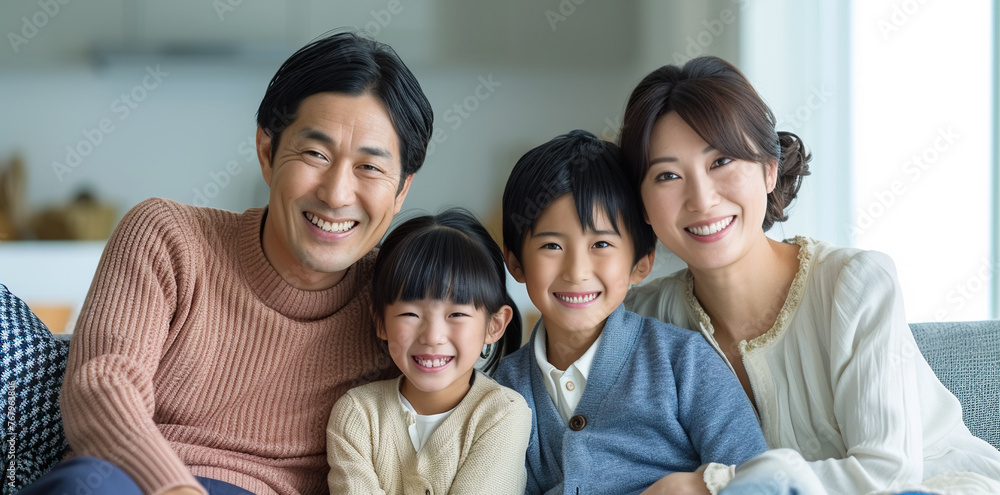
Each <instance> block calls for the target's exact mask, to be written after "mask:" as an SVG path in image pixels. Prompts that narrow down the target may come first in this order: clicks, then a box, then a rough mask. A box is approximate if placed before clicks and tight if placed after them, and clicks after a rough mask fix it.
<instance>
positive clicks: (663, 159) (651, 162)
mask: <svg viewBox="0 0 1000 495" xmlns="http://www.w3.org/2000/svg"><path fill="white" fill-rule="evenodd" d="M713 151H715V146H712V145H711V144H710V145H708V146H705V149H703V150H701V154H703V155H707V154H709V153H711V152H713ZM676 161H677V158H675V157H672V156H664V157H660V158H653V159H651V160H649V165H651V166H652V165H656V164H657V163H673V162H676Z"/></svg>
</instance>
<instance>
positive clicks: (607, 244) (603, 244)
mask: <svg viewBox="0 0 1000 495" xmlns="http://www.w3.org/2000/svg"><path fill="white" fill-rule="evenodd" d="M594 247H595V248H598V249H601V248H606V247H611V243H610V242H608V241H597V242H595V243H594Z"/></svg>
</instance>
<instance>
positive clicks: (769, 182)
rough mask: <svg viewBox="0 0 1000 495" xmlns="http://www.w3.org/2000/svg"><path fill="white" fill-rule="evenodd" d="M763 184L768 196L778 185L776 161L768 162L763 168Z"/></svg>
mask: <svg viewBox="0 0 1000 495" xmlns="http://www.w3.org/2000/svg"><path fill="white" fill-rule="evenodd" d="M764 184H765V185H766V186H767V193H768V194H771V192H772V191H774V188H775V186H777V185H778V160H770V161H768V162H767V165H765V166H764Z"/></svg>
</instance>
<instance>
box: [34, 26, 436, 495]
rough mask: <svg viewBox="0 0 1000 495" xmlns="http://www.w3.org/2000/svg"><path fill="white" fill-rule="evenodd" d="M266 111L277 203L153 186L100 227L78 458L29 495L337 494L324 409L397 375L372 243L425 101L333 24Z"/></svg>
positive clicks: (392, 210) (410, 156)
mask: <svg viewBox="0 0 1000 495" xmlns="http://www.w3.org/2000/svg"><path fill="white" fill-rule="evenodd" d="M257 123H258V128H257V155H258V158H259V160H260V164H261V171H262V173H263V176H264V180H265V181H266V182H267V184H268V186H269V187H270V199H269V201H268V205H267V207H266V208H255V209H250V210H247V211H245V212H243V213H241V214H236V213H231V212H226V211H221V210H212V209H208V208H197V207H192V206H187V205H181V204H178V203H174V202H172V201H168V200H163V199H151V200H147V201H144V202H142V203H140V204H139V205H137V206H136V207H135V208H133V209H132V210H131V211H130V212H129V213H128V214H127V215H126V216H125V218H124V219H123V220H122V222H121V223H120V224H119V226H118V228H117V229H116V230H115V233H114V234H113V235H112V237H111V239H110V240H109V241H108V245H107V247H106V248H105V252H104V256H103V257H102V259H101V263H100V265H99V267H98V269H97V274H96V276H95V278H94V282H93V285H92V286H91V289H90V292H89V294H88V296H87V300H86V302H85V304H84V307H83V310H82V312H81V316H80V320H79V323H78V324H77V327H76V335H75V336H74V338H73V342H72V345H71V347H70V356H69V363H68V365H67V370H66V377H65V380H64V385H63V389H62V396H61V406H62V411H63V416H64V424H65V428H66V436H67V438H68V439H69V443H70V446H71V448H72V450H73V452H74V454H75V455H76V456H80V457H78V458H76V459H73V460H70V461H67V462H64V463H62V464H60V465H58V466H57V467H56V468H55V469H54V470H53V471H51V472H50V473H49V474H47V475H46V476H45V477H43V478H42V479H41V480H40V481H39V482H36V483H35V484H33V485H31V486H29V487H28V488H27V489H26V490H25V491H24V492H23V493H63V492H65V493H75V492H74V490H77V489H78V488H79V487H78V483H79V482H80V480H81V479H82V480H85V481H86V483H87V486H86V488H88V490H89V491H88V493H115V494H118V493H128V492H130V491H131V492H134V493H152V494H160V493H168V494H188V493H192V494H194V493H206V491H207V492H209V493H212V494H217V493H247V492H246V491H247V490H248V491H250V492H252V493H257V494H284V493H325V492H326V490H327V489H326V484H325V480H326V476H325V474H326V471H327V465H326V459H325V452H324V445H325V444H324V440H325V426H326V422H327V420H328V417H329V413H330V409H331V407H332V406H333V404H334V402H336V400H337V399H338V398H339V397H340V395H341V394H343V393H344V392H345V391H347V389H348V388H350V387H352V386H355V385H358V384H361V383H365V382H368V381H371V380H374V379H382V378H386V377H389V376H391V375H392V374H394V372H395V368H394V367H393V365H392V362H391V361H390V360H389V358H388V356H386V355H385V354H384V353H383V352H382V351H381V349H380V347H379V346H378V344H377V341H376V339H375V338H374V332H373V331H372V330H371V328H372V326H371V325H372V323H371V320H370V314H369V310H368V301H369V295H370V294H369V282H370V280H369V279H370V273H371V269H372V264H373V261H374V254H373V253H372V249H373V248H374V247H375V245H376V244H377V243H378V241H379V240H380V239H381V238H382V236H383V235H384V234H385V232H386V230H387V229H388V227H389V224H390V222H391V220H392V217H393V215H395V214H396V213H398V212H399V210H400V208H401V207H402V204H403V200H404V199H405V198H406V194H407V192H408V191H409V188H410V183H411V181H412V179H413V174H414V173H415V172H416V171H417V170H418V169H419V168H420V166H421V164H422V162H423V159H424V156H425V153H426V149H427V143H428V139H429V138H430V135H431V131H432V130H433V115H432V111H431V108H430V104H429V102H428V101H427V98H426V97H425V96H424V94H423V92H422V90H421V88H420V85H419V84H418V83H417V81H416V79H415V78H414V76H413V74H412V73H411V72H410V71H409V69H407V67H406V66H405V65H404V64H403V62H402V61H400V60H399V58H398V56H397V55H396V54H395V52H393V51H392V49H391V48H389V47H388V46H386V45H384V44H381V43H378V42H375V41H372V40H369V39H365V38H362V37H359V36H357V35H355V34H352V33H340V34H335V35H332V36H329V37H327V38H324V39H320V40H318V41H315V42H313V43H311V44H310V45H308V46H306V47H304V48H302V49H301V50H299V51H298V52H296V53H295V54H294V55H292V56H291V58H289V59H288V60H287V61H286V62H285V63H284V64H283V65H282V67H281V68H280V69H278V72H277V74H275V76H274V78H273V79H272V80H271V83H270V84H269V86H268V88H267V91H266V94H265V95H264V98H263V101H262V102H261V105H260V109H259V110H258V113H257ZM98 481H100V482H99V483H98ZM94 485H97V486H94Z"/></svg>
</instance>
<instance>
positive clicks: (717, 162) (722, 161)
mask: <svg viewBox="0 0 1000 495" xmlns="http://www.w3.org/2000/svg"><path fill="white" fill-rule="evenodd" d="M732 161H733V159H732V158H729V157H728V156H723V157H721V158H717V159H716V160H715V161H714V162H712V168H715V167H721V166H723V165H728V164H729V162H732Z"/></svg>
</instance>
